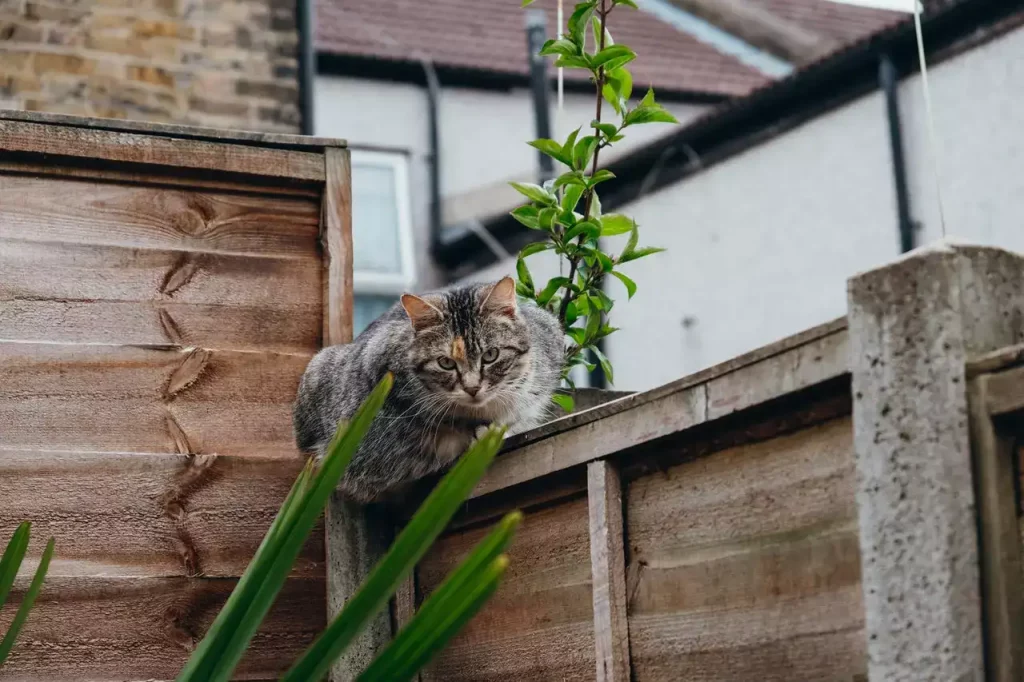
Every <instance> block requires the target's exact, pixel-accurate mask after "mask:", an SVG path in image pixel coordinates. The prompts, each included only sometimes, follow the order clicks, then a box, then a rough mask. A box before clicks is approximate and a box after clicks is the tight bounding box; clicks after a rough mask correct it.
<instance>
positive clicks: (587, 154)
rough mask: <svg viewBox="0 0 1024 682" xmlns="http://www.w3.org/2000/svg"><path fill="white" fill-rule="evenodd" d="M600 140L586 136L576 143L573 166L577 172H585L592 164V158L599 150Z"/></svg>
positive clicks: (573, 152) (592, 136) (573, 151)
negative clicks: (588, 165) (589, 164)
mask: <svg viewBox="0 0 1024 682" xmlns="http://www.w3.org/2000/svg"><path fill="white" fill-rule="evenodd" d="M598 142H600V140H598V139H597V137H596V136H594V135H586V136H584V137H583V138H581V139H580V141H579V142H577V143H576V146H575V147H574V148H573V150H572V166H573V168H575V169H576V170H583V169H584V168H586V167H587V164H588V163H590V159H591V157H592V156H593V155H594V152H595V151H596V150H597V145H598Z"/></svg>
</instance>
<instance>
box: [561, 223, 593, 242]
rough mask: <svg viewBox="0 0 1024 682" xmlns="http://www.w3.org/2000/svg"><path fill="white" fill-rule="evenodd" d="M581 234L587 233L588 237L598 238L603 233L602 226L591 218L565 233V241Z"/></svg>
mask: <svg viewBox="0 0 1024 682" xmlns="http://www.w3.org/2000/svg"><path fill="white" fill-rule="evenodd" d="M580 235H586V239H597V238H598V237H599V236H600V235H601V228H600V227H599V226H598V225H597V224H596V223H594V222H592V221H590V220H585V221H583V222H581V223H577V224H576V227H574V228H572V229H571V230H569V231H568V232H566V233H565V241H569V240H571V239H575V238H576V237H579V236H580Z"/></svg>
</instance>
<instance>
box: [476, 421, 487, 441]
mask: <svg viewBox="0 0 1024 682" xmlns="http://www.w3.org/2000/svg"><path fill="white" fill-rule="evenodd" d="M489 428H491V427H490V426H486V425H484V424H481V425H480V426H478V427H476V433H475V434H474V438H476V439H477V440H480V439H481V438H483V437H484V434H485V433H487V430H488V429H489Z"/></svg>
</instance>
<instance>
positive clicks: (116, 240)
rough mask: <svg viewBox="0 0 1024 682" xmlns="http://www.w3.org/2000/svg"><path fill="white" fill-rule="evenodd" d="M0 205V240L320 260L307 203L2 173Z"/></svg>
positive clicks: (316, 224)
mask: <svg viewBox="0 0 1024 682" xmlns="http://www.w3.org/2000/svg"><path fill="white" fill-rule="evenodd" d="M0 148H2V145H0ZM0 206H3V207H4V210H3V211H2V212H0V239H12V240H13V239H19V240H24V241H34V242H44V243H53V242H63V243H70V244H104V245H108V246H128V247H135V248H149V249H164V250H175V251H197V252H216V253H226V254H240V255H256V256H275V257H280V258H301V259H308V260H317V261H319V260H320V247H319V241H318V240H319V231H320V206H319V204H318V203H317V202H316V201H314V200H311V199H308V198H300V197H282V196H274V197H265V196H259V195H254V194H240V193H239V194H236V193H226V192H198V191H190V190H186V189H177V188H168V187H147V186H140V185H118V184H114V183H105V182H89V181H85V180H74V179H64V178H37V177H29V176H22V175H0Z"/></svg>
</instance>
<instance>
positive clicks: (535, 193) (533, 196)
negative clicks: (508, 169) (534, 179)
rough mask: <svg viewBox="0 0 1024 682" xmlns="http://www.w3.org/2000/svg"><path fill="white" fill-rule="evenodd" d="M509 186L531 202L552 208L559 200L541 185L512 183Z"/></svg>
mask: <svg viewBox="0 0 1024 682" xmlns="http://www.w3.org/2000/svg"><path fill="white" fill-rule="evenodd" d="M508 184H510V185H512V188H513V189H515V190H516V191H517V192H519V193H520V194H522V195H523V196H524V197H526V198H527V199H529V200H530V201H536V202H537V203H538V204H544V205H545V206H550V205H551V204H553V203H555V202H556V201H557V200H558V199H557V197H555V195H554V194H552V193H551V192H549V191H547V190H546V189H544V188H543V187H541V186H540V185H534V184H533V183H530V182H510V183H508Z"/></svg>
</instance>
